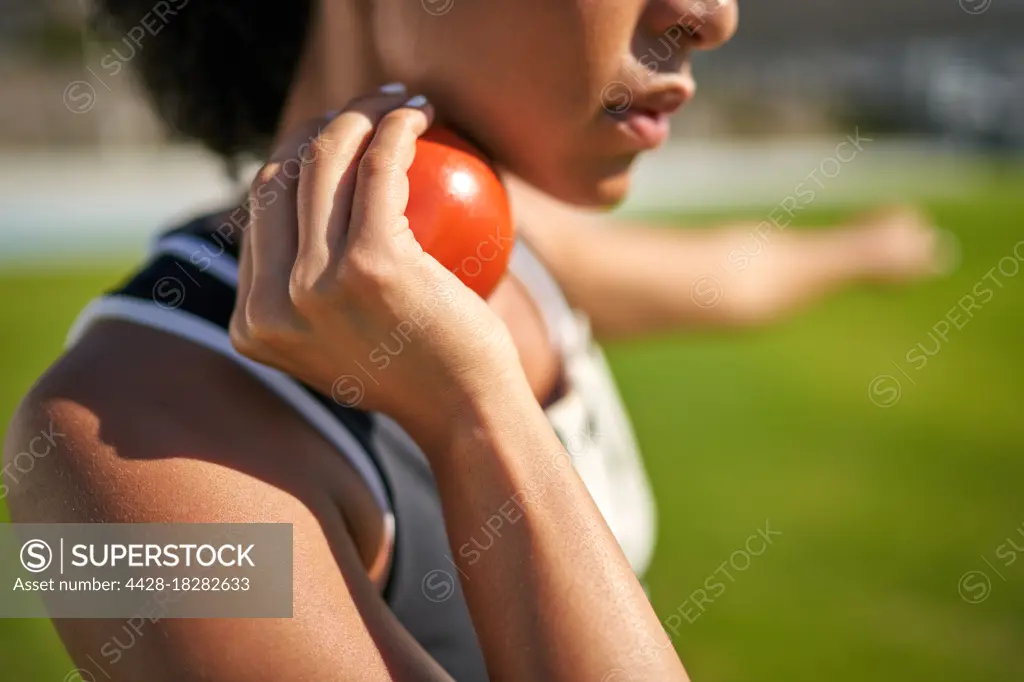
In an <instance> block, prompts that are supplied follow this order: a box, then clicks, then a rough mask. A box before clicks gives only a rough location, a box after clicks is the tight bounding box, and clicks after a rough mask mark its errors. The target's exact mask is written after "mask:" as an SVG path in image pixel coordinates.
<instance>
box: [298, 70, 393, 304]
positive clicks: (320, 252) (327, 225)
mask: <svg viewBox="0 0 1024 682" xmlns="http://www.w3.org/2000/svg"><path fill="white" fill-rule="evenodd" d="M399 88H400V86H391V87H390V88H389V91H388V92H382V93H381V94H380V95H377V96H374V97H367V98H360V99H357V100H353V101H352V102H351V103H350V104H349V105H348V107H346V108H345V110H343V111H342V112H341V113H340V114H338V115H337V116H335V117H333V118H331V119H330V120H329V121H327V123H326V124H325V125H324V127H323V130H321V131H320V134H319V135H318V136H317V137H316V138H315V139H314V140H312V142H311V144H310V145H309V150H308V152H307V154H306V156H307V162H306V163H305V164H304V166H303V169H302V174H301V177H300V178H299V184H298V206H297V209H298V210H297V215H298V244H297V253H296V258H295V269H294V271H293V272H292V278H293V282H295V283H302V284H304V285H308V284H309V283H310V282H312V281H315V279H316V278H317V277H318V276H319V275H320V273H322V272H324V270H325V269H326V267H327V264H328V262H329V260H330V258H331V254H332V252H338V251H340V250H341V247H342V245H343V236H344V233H345V229H346V227H347V225H348V222H349V215H350V213H351V208H352V195H353V193H354V192H355V185H356V178H355V176H356V170H357V169H358V164H357V161H358V160H359V158H360V157H361V156H362V155H363V152H364V151H365V149H366V147H367V146H368V145H369V143H370V140H371V139H372V137H373V131H374V129H375V128H376V126H377V124H378V123H379V122H380V120H381V119H382V118H383V117H384V116H385V114H387V113H388V112H389V111H392V110H393V109H395V108H396V107H398V106H400V105H401V104H402V102H404V101H405V100H406V99H408V96H407V95H406V94H405V90H404V88H401V89H399ZM391 90H397V92H390V91H391Z"/></svg>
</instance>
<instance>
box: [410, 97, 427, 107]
mask: <svg viewBox="0 0 1024 682" xmlns="http://www.w3.org/2000/svg"><path fill="white" fill-rule="evenodd" d="M426 103H427V98H426V97H424V96H423V95H416V96H415V97H412V98H410V99H409V101H407V102H406V103H405V106H407V107H414V108H417V109H418V108H419V107H422V106H424V105H425V104H426Z"/></svg>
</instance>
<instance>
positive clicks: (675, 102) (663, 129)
mask: <svg viewBox="0 0 1024 682" xmlns="http://www.w3.org/2000/svg"><path fill="white" fill-rule="evenodd" d="M695 91H696V84H695V83H694V81H693V78H692V77H690V75H689V74H681V75H679V76H678V77H675V78H672V79H670V80H665V81H663V82H662V83H660V84H658V85H652V86H650V87H648V89H646V90H644V91H633V90H631V91H630V98H629V103H628V106H627V107H625V108H622V107H616V108H606V110H605V111H606V113H607V114H608V115H609V116H610V117H611V118H612V119H614V121H615V122H616V125H617V127H618V128H619V129H620V130H621V131H622V132H623V133H625V134H626V135H628V136H629V137H631V138H632V139H633V141H634V142H635V143H636V144H637V145H639V146H640V148H641V149H648V150H649V149H657V148H658V147H660V146H662V145H663V144H665V142H666V141H667V140H668V137H669V134H670V133H671V131H672V126H671V123H670V121H669V117H670V116H671V115H672V114H674V113H675V112H676V111H678V110H679V109H680V108H682V107H683V106H684V105H685V104H686V103H687V102H688V101H690V99H692V98H693V95H694V92H695ZM616 109H617V110H616Z"/></svg>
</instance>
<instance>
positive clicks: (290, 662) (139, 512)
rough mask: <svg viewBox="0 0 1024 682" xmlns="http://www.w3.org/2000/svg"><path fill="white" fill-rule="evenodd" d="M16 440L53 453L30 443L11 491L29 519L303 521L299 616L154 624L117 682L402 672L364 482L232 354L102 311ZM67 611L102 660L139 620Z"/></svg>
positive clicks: (89, 653)
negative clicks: (384, 647) (362, 517)
mask: <svg viewBox="0 0 1024 682" xmlns="http://www.w3.org/2000/svg"><path fill="white" fill-rule="evenodd" d="M40 437H41V439H42V440H38V439H39V438H40ZM34 439H36V440H34ZM33 443H34V444H35V445H34V447H33ZM44 445H46V446H47V447H44ZM4 450H5V458H6V459H7V462H6V464H9V465H15V464H17V463H18V462H16V460H17V458H19V457H20V453H22V452H29V453H30V455H29V456H34V455H32V454H31V453H33V452H35V453H38V456H34V457H35V459H33V461H32V463H31V465H30V464H29V463H28V462H27V461H24V459H23V458H22V460H21V461H20V464H21V469H22V470H27V473H25V474H23V475H21V476H20V478H19V481H18V483H17V484H16V485H13V486H10V490H9V491H8V502H9V506H10V510H11V514H12V518H13V519H14V520H15V521H17V522H43V523H47V522H68V523H75V522H78V523H82V522H86V523H94V522H119V523H136V522H140V523H141V522H146V523H153V522H195V523H217V522H220V523H228V522H230V523H261V522H276V523H290V524H292V527H293V543H294V547H293V556H294V557H295V559H296V560H295V563H294V573H293V617H292V618H288V619H257V620H246V619H226V620H220V619H213V620H174V619H165V620H161V621H159V622H157V623H154V624H151V625H148V626H147V627H148V628H151V629H152V631H154V632H157V633H159V635H157V636H147V637H145V638H141V639H139V640H138V642H137V643H136V645H135V646H132V647H131V648H129V649H128V650H126V651H124V652H122V653H123V654H124V655H123V659H121V660H120V662H119V663H118V664H117V666H115V667H114V668H113V669H112V670H113V671H114V672H113V673H112V674H114V680H115V682H128V681H129V680H138V679H150V680H154V681H155V682H165V681H166V682H171V681H172V680H173V681H174V682H182V681H185V682H191V681H193V680H194V681H195V682H198V681H199V680H235V679H255V678H264V677H266V678H269V679H330V678H332V677H334V678H336V679H354V675H355V674H356V672H355V671H357V670H358V671H367V672H366V673H365V674H363V673H360V678H361V679H368V680H384V679H392V678H391V676H390V675H388V674H387V671H386V669H385V668H384V666H383V664H382V663H381V658H380V653H379V652H378V651H377V649H376V647H375V645H374V641H373V639H372V638H371V637H369V636H368V635H367V632H368V631H373V632H374V633H376V634H377V635H378V636H381V637H382V641H391V640H392V639H393V638H395V637H400V638H403V639H402V641H407V640H408V634H404V635H403V634H402V630H401V628H400V626H398V625H397V624H396V623H395V621H394V618H393V616H390V615H389V614H388V612H387V611H386V609H385V608H384V606H383V602H382V601H381V600H380V597H379V592H378V589H377V588H376V587H375V586H374V585H373V584H372V582H371V580H370V577H369V575H368V574H367V572H366V568H365V557H364V555H363V551H364V549H363V547H361V546H359V545H360V541H359V537H358V533H357V532H356V530H355V529H353V526H354V524H352V523H350V519H349V518H348V516H347V512H348V510H350V509H352V508H353V507H352V505H353V500H352V496H355V497H358V496H359V495H360V494H361V493H360V489H359V486H358V484H357V483H356V477H355V474H354V473H353V472H352V471H351V469H349V468H348V466H347V464H346V463H345V462H344V460H343V459H342V458H341V457H339V456H338V454H337V453H336V452H333V451H332V450H331V448H330V446H329V445H328V444H327V443H326V442H325V441H323V440H322V439H321V437H320V436H319V435H318V434H317V433H316V432H315V431H313V430H312V429H310V428H308V427H306V425H305V423H304V422H302V421H301V419H300V418H299V417H298V416H297V415H295V414H294V413H291V412H290V411H289V410H288V409H286V408H284V407H283V405H282V404H281V403H279V402H278V400H277V398H276V396H274V395H273V394H271V393H270V392H269V391H267V390H266V389H264V388H263V386H262V385H260V384H259V383H258V382H257V381H256V380H255V379H253V378H252V377H250V376H249V375H248V374H247V373H246V372H245V371H243V370H242V369H241V368H240V367H238V366H236V365H235V364H234V363H233V362H231V361H230V360H228V359H226V358H224V357H222V356H219V355H217V354H215V353H213V352H211V351H208V350H206V349H204V348H201V347H199V346H194V345H191V344H189V343H188V342H185V341H182V340H180V339H177V338H175V337H172V336H168V335H165V334H163V333H161V332H157V331H153V330H150V329H147V328H143V327H138V326H134V325H131V324H128V323H123V322H102V323H99V324H97V325H96V326H94V327H93V328H92V329H91V330H90V331H89V332H88V333H87V335H85V336H84V337H83V338H82V339H81V340H80V342H79V343H78V344H76V346H75V347H74V348H73V349H72V350H71V351H69V352H68V353H67V354H66V355H65V356H64V357H63V358H61V359H60V360H59V361H58V362H57V363H56V364H55V365H54V366H53V367H52V368H51V369H50V371H49V372H47V374H46V375H45V376H43V377H42V378H41V379H40V380H39V382H38V383H37V384H36V386H34V387H33V389H32V391H31V392H30V393H29V395H28V396H26V398H25V399H24V401H23V402H22V404H21V406H20V407H19V409H18V411H17V413H16V415H15V417H14V420H13V423H12V424H11V428H10V429H9V431H8V436H7V438H6V442H5V447H4ZM362 494H368V493H362ZM342 500H344V505H343V504H342ZM343 507H345V509H344V510H343ZM55 623H56V626H57V629H58V631H59V633H60V635H61V638H62V639H63V641H64V644H65V646H66V647H67V649H68V651H69V652H70V653H71V655H72V657H73V658H74V659H75V661H76V663H77V664H79V665H80V666H82V667H83V668H86V669H87V670H88V669H89V666H90V665H91V664H92V663H91V661H92V658H91V657H93V656H94V655H95V654H96V652H98V651H100V649H101V647H102V646H103V645H104V643H105V642H109V641H110V638H111V637H114V636H116V635H118V634H119V633H121V630H120V628H122V627H123V625H124V624H123V622H122V621H116V620H58V621H55ZM396 633H397V634H396ZM388 638H390V639H388ZM338 675H340V677H338ZM96 677H97V678H98V677H99V675H98V674H97V675H96Z"/></svg>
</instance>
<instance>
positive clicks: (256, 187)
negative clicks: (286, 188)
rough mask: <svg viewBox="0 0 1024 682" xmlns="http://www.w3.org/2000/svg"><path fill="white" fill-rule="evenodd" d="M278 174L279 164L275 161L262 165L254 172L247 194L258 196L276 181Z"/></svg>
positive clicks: (279, 170)
mask: <svg viewBox="0 0 1024 682" xmlns="http://www.w3.org/2000/svg"><path fill="white" fill-rule="evenodd" d="M280 172H281V164H280V163H278V162H276V161H270V162H268V163H266V164H264V165H263V166H262V167H261V168H260V169H259V170H258V171H257V172H256V176H255V177H254V178H253V179H252V182H251V183H250V185H249V194H250V195H252V196H259V194H260V190H261V189H263V188H264V187H266V186H268V185H270V184H271V183H273V182H276V181H277V175H278V173H280Z"/></svg>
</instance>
